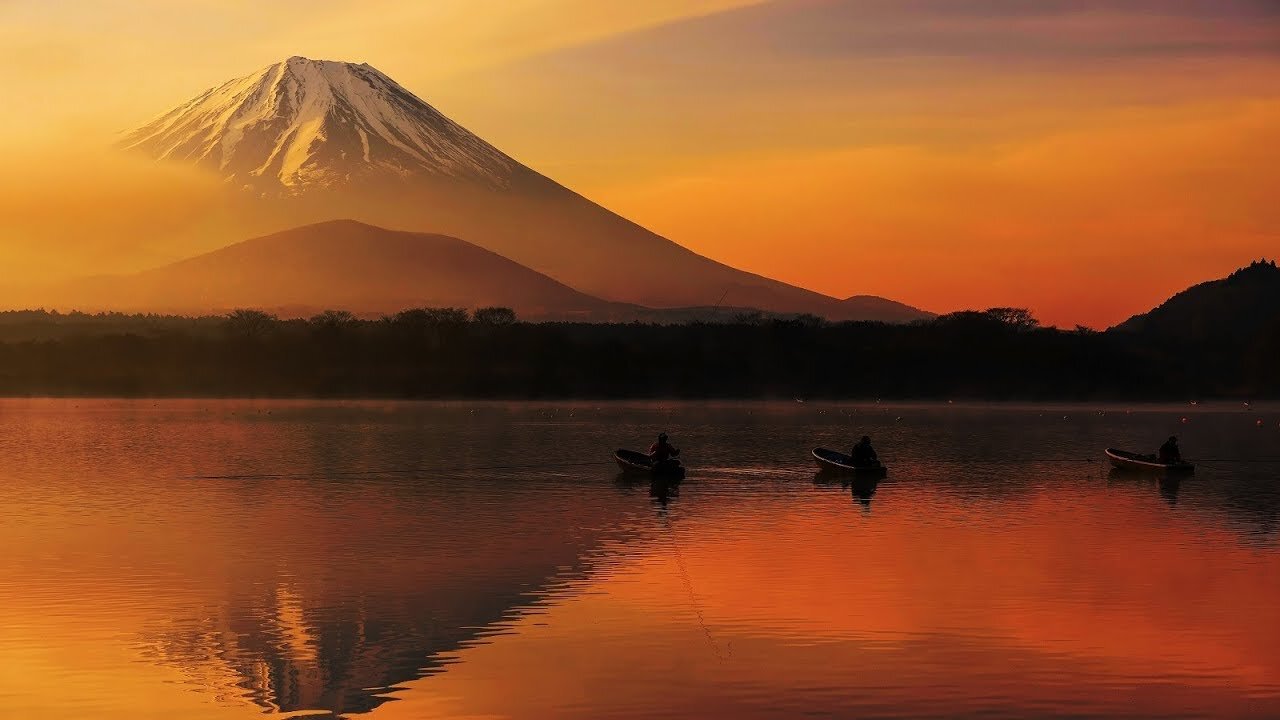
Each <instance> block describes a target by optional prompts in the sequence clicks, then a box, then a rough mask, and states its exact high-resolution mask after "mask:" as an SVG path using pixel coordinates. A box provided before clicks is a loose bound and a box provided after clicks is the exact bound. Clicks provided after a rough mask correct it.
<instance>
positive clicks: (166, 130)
mask: <svg viewBox="0 0 1280 720" xmlns="http://www.w3.org/2000/svg"><path fill="white" fill-rule="evenodd" d="M119 146H120V147H121V148H123V149H126V150H138V151H142V152H145V153H147V154H149V155H151V156H153V157H156V158H159V159H163V160H178V161H182V162H187V163H191V164H195V165H199V166H203V167H207V168H209V169H211V170H214V171H216V172H218V173H220V174H222V175H223V176H224V177H225V179H226V180H227V182H229V183H230V184H232V185H233V186H235V187H237V188H241V189H246V190H252V191H255V192H259V193H265V194H298V193H302V192H305V191H307V190H311V189H315V188H324V187H334V186H340V185H343V184H347V183H354V182H368V181H370V180H377V179H380V178H406V177H412V176H414V175H420V174H429V175H436V176H442V177H448V178H456V179H460V180H468V181H472V182H476V183H479V184H481V185H485V186H489V187H495V188H503V187H506V186H507V185H508V183H509V181H510V178H511V175H512V173H513V171H514V169H515V166H516V162H515V161H514V160H512V159H511V158H509V157H507V156H506V155H503V154H502V153H501V152H499V151H498V150H497V149H496V148H494V147H493V146H491V145H489V144H488V143H486V142H484V141H483V140H481V139H480V138H478V137H476V136H475V135H472V134H471V133H469V132H467V131H466V130H465V129H463V128H462V127H460V126H458V125H457V124H456V123H454V122H453V121H451V120H449V119H448V118H446V117H445V116H444V115H441V114H440V113H439V112H438V111H437V110H436V109H435V108H433V107H431V106H430V105H427V104H426V103H424V102H422V101H421V100H419V99H418V98H417V97H415V96H414V95H413V94H412V93H410V92H409V91H407V90H405V89H404V88H402V87H400V86H399V85H397V84H396V83H395V81H393V80H392V79H391V78H389V77H387V76H386V75H383V74H382V73H380V72H378V71H377V70H375V69H374V68H372V67H370V66H368V65H353V64H350V63H338V62H323V61H313V60H308V59H306V58H302V57H292V58H289V59H288V60H286V61H284V62H281V63H277V64H275V65H272V66H270V67H267V68H263V69H262V70H259V71H258V72H256V73H254V74H252V75H249V76H247V77H243V78H238V79H235V80H231V81H230V82H227V83H224V84H222V85H219V86H218V87H216V88H212V89H210V90H208V91H206V92H204V93H202V94H201V95H199V96H198V97H196V98H194V99H193V100H191V101H189V102H187V103H185V104H183V105H180V106H178V107H177V108H174V109H173V110H171V111H169V112H167V113H165V114H164V115H162V116H160V117H158V118H156V119H155V120H153V121H152V122H150V123H148V124H147V125H145V126H143V127H141V128H139V129H137V130H135V131H133V132H132V133H129V134H128V135H127V136H125V138H124V139H123V140H121V141H120V143H119Z"/></svg>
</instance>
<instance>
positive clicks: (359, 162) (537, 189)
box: [120, 57, 925, 321]
mask: <svg viewBox="0 0 1280 720" xmlns="http://www.w3.org/2000/svg"><path fill="white" fill-rule="evenodd" d="M120 145H121V147H123V148H125V149H128V150H131V151H135V152H141V153H145V154H147V155H149V156H151V157H153V158H156V159H159V160H169V161H176V162H183V163H188V164H192V165H196V166H199V167H202V168H205V169H207V170H209V171H210V172H213V173H217V174H218V175H219V176H220V177H221V178H222V179H223V180H225V181H226V184H227V188H228V189H229V190H232V191H234V192H231V193H229V197H228V199H227V206H226V208H225V209H224V210H223V211H222V212H221V214H220V221H219V223H218V224H217V233H218V235H219V239H220V238H225V237H226V233H228V232H230V233H236V234H235V235H234V236H235V237H245V236H247V235H257V234H266V233H271V232H277V231H280V230H283V229H286V228H290V227H294V226H297V225H302V224H308V223H314V222H317V221H322V220H332V219H337V218H354V219H357V220H361V221H364V222H368V223H372V224H375V225H379V226H382V227H395V228H402V229H407V230H420V231H425V232H435V233H441V234H445V235H450V236H454V237H459V238H463V239H465V240H467V241H468V242H472V243H475V244H476V245H479V246H481V247H484V248H487V249H489V250H491V251H493V252H496V253H498V254H500V255H502V256H504V257H506V258H509V259H511V260H513V261H515V262H517V263H519V264H521V265H525V266H527V267H529V268H532V269H534V270H536V271H538V272H541V273H544V274H545V275H548V276H550V277H553V278H555V279H556V280H558V281H560V282H562V283H565V284H566V285H569V286H571V287H574V288H577V289H578V290H581V291H583V292H585V293H588V294H590V295H592V296H595V297H599V298H604V299H607V300H612V301H617V302H626V303H635V304H639V305H644V306H648V307H653V308H675V307H699V306H707V307H712V306H716V305H717V304H727V305H732V306H735V307H756V308H760V309H762V310H768V311H774V312H800V313H814V314H819V315H823V316H826V317H829V318H831V319H837V320H890V321H896V320H897V319H900V318H901V317H902V316H903V313H902V312H901V307H900V306H898V305H896V304H892V305H886V306H879V305H876V304H874V303H854V304H849V303H843V302H841V301H838V300H836V299H835V298H831V297H827V296H825V295H821V294H819V293H815V292H812V291H809V290H805V289H803V288H798V287H794V286H791V285H787V284H785V283H781V282H778V281H776V280H771V279H769V278H765V277H762V276H760V275H755V274H753V273H748V272H744V271H741V270H737V269H735V268H732V267H729V266H727V265H724V264H722V263H719V262H716V261H714V260H711V259H709V258H706V257H703V256H701V255H698V254H697V253H694V252H692V251H690V250H688V249H686V248H684V247H681V246H680V245H677V244H676V243H674V242H671V241H670V240H667V239H666V238H663V237H660V236H658V235H656V234H654V233H652V232H650V231H648V230H646V229H645V228H643V227H641V226H639V225H637V224H635V223H633V222H631V221H629V220H626V219H625V218H622V217H620V216H619V215H617V214H615V213H613V212H610V211H609V210H606V209H605V208H603V207H600V206H599V205H597V204H595V203H593V202H591V201H589V200H587V199H586V198H584V197H582V196H580V195H578V194H576V193H574V192H572V191H570V190H568V189H567V188H565V187H563V186H561V185H559V184H558V183H556V182H554V181H552V180H550V179H548V178H546V177H544V176H542V175H540V174H538V173H537V172H535V171H533V170H531V169H529V168H527V167H525V166H524V165H522V164H520V163H519V162H517V161H516V160H514V159H512V158H511V157H509V156H507V155H506V154H504V153H502V152H501V151H499V150H498V149H496V148H494V147H493V146H492V145H490V144H488V143H486V142H484V141H483V140H481V139H480V138H478V137H476V136H475V135H473V134H472V133H470V132H468V131H467V130H466V129H464V128H462V127H461V126H459V125H458V124H456V123H454V122H452V121H451V120H449V119H448V118H446V117H445V116H444V115H442V114H441V113H440V112H439V111H437V110H436V109H435V108H433V107H431V106H430V105H428V104H427V103H426V102H424V101H422V100H421V99H419V98H418V97H417V96H415V95H414V94H413V93H411V92H409V91H408V90H406V89H404V88H403V87H401V86H400V85H398V84H396V83H395V82H394V81H393V80H391V79H390V78H388V77H387V76H386V75H384V74H382V73H381V72H379V71H377V70H375V69H374V68H372V67H370V66H368V65H355V64H351V63H344V62H332V61H318V60H309V59H307V58H302V57H292V58H289V59H288V60H286V61H284V62H281V63H277V64H275V65H272V66H270V67H268V68H264V69H262V70H260V71H258V72H257V73H254V74H252V75H249V76H247V77H244V78H240V79H237V80H232V81H230V82H227V83H225V84H223V85H221V86H219V87H216V88H213V89H211V90H208V91H206V92H205V93H203V94H201V95H199V96H198V97H196V98H194V99H193V100H191V101H190V102H187V103H185V104H183V105H181V106H179V107H177V108H175V109H174V110H172V111H170V112H168V113H166V114H164V115H162V116H160V117H159V118H157V119H156V120H154V121H153V122H151V123H149V124H147V125H146V126H144V127H142V128H140V129H138V130H136V131H134V132H132V133H129V134H128V135H127V136H125V137H124V139H123V140H122V141H121V143H120ZM218 241H219V240H218V239H214V238H209V239H207V240H203V241H202V242H205V243H206V244H207V245H208V246H209V247H213V246H215V243H216V242H218ZM784 241H785V239H784V238H780V239H779V242H784ZM886 310H887V312H882V311H886ZM907 310H909V311H913V310H914V309H911V308H908V309H907ZM908 314H910V313H908ZM919 314H920V315H921V316H923V315H925V313H919Z"/></svg>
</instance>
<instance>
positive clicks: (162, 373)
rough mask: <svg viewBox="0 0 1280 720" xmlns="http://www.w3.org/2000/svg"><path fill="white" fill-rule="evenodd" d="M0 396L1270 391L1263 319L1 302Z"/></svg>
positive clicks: (958, 395)
mask: <svg viewBox="0 0 1280 720" xmlns="http://www.w3.org/2000/svg"><path fill="white" fill-rule="evenodd" d="M0 394H3V395H18V396H23V395H88V396H96V395H108V396H278V397H395V398H450V397H471V398H654V397H671V398H754V397H776V398H787V399H789V398H792V397H803V398H815V399H816V398H833V399H835V398H849V399H875V398H897V399H964V398H972V399H1023V400H1048V399H1061V400H1086V399H1151V400H1159V399H1187V398H1202V397H1241V398H1265V397H1272V398H1274V397H1280V326H1276V327H1271V328H1269V329H1267V330H1266V331H1265V332H1261V333H1255V334H1254V335H1253V336H1249V337H1243V338H1237V339H1236V340H1235V341H1230V342H1226V341H1223V340H1222V339H1221V338H1217V337H1214V338H1205V339H1197V338H1195V337H1186V336H1178V335H1168V334H1161V333H1148V332H1125V331H1118V330H1111V331H1107V332H1097V331H1093V330H1090V329H1088V328H1076V329H1074V330H1060V329H1055V328H1044V327H1041V326H1040V324H1039V323H1038V322H1037V321H1036V319H1035V317H1034V316H1033V315H1032V314H1031V313H1030V312H1028V311H1027V310H1024V309H1019V308H993V309H990V310H985V311H966V312H959V313H953V314H950V315H943V316H940V317H937V318H934V319H932V320H928V321H922V322H917V323H913V324H909V325H889V324H883V323H873V322H853V323H831V322H826V321H824V320H822V319H821V318H817V317H814V316H804V315H802V316H770V315H765V314H763V313H749V314H740V315H736V316H733V317H731V318H724V319H720V320H717V321H708V322H693V323H685V324H671V325H661V324H641V323H630V324H590V323H526V322H520V321H519V320H518V318H517V317H516V314H515V313H514V312H512V311H511V310H510V309H508V308H483V309H480V310H476V311H474V312H467V311H465V310H461V309H457V308H421V309H413V310H406V311H404V312H401V313H398V314H395V315H391V316H386V317H381V318H377V319H362V318H358V317H356V316H354V315H352V314H351V313H349V312H345V311H340V310H330V311H326V312H324V313H321V314H319V315H316V316H314V317H312V318H310V319H280V318H277V317H275V316H273V315H270V314H267V313H264V312H261V311H257V310H236V311H235V312H232V313H230V314H229V315H227V316H223V317H202V318H188V317H174V316H157V315H123V314H101V315H86V314H82V313H70V314H59V313H51V312H45V311H20V312H6V313H0Z"/></svg>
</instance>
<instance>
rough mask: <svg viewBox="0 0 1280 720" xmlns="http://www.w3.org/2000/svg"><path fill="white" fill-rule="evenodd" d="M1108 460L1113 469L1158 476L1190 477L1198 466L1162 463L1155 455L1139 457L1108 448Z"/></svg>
mask: <svg viewBox="0 0 1280 720" xmlns="http://www.w3.org/2000/svg"><path fill="white" fill-rule="evenodd" d="M1106 455H1107V460H1108V461H1110V463H1111V467H1113V468H1115V469H1116V470H1121V471H1124V472H1140V473H1152V474H1156V475H1190V474H1191V473H1194V472H1195V470H1196V466H1195V465H1192V464H1191V463H1189V462H1181V463H1162V462H1160V461H1158V460H1157V459H1156V458H1155V456H1153V455H1139V454H1138V453H1134V452H1129V451H1128V450H1118V449H1116V448H1107V450H1106Z"/></svg>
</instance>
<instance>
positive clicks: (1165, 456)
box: [1157, 436, 1182, 465]
mask: <svg viewBox="0 0 1280 720" xmlns="http://www.w3.org/2000/svg"><path fill="white" fill-rule="evenodd" d="M1157 457H1158V458H1159V459H1160V462H1162V463H1164V464H1166V465H1172V464H1174V463H1180V462H1182V451H1181V450H1179V449H1178V438H1176V437H1173V436H1170V437H1169V439H1168V440H1165V441H1164V444H1163V445H1161V446H1160V454H1159V455H1158V456H1157Z"/></svg>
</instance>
